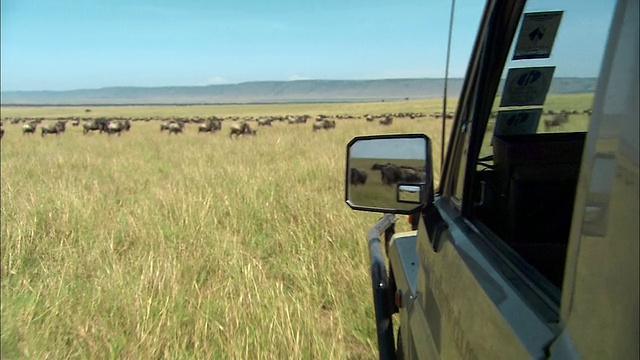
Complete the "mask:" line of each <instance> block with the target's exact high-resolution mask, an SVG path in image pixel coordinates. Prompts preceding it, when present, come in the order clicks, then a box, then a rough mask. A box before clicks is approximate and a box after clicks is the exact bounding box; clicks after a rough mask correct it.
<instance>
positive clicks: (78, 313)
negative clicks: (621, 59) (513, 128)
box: [0, 100, 448, 359]
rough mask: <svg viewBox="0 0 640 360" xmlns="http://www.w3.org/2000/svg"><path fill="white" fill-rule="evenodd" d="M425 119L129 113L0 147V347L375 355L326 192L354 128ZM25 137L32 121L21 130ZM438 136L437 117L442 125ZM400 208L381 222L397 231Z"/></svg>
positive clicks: (360, 268) (434, 107)
mask: <svg viewBox="0 0 640 360" xmlns="http://www.w3.org/2000/svg"><path fill="white" fill-rule="evenodd" d="M439 107H440V104H439V102H438V101H437V100H434V101H431V102H428V101H415V102H412V101H408V102H397V103H390V102H387V103H380V104H378V103H376V104H308V105H254V106H249V105H245V106H220V107H215V106H212V107H104V108H92V111H91V113H88V114H85V113H84V108H83V107H78V108H74V107H70V108H57V107H55V108H4V107H3V108H2V116H3V117H10V116H46V117H51V118H53V117H57V116H85V115H89V116H93V117H97V116H134V117H135V116H172V115H180V116H197V115H217V116H231V115H243V116H252V115H253V116H255V115H284V114H289V113H291V114H305V113H307V114H311V115H314V114H319V113H324V114H329V115H331V114H342V113H352V114H355V115H358V114H365V113H373V114H376V113H383V112H398V111H420V112H425V113H430V112H434V111H440V109H439ZM440 125H441V122H440V121H439V120H434V119H431V118H428V117H427V118H420V119H416V120H411V119H395V120H394V123H393V125H392V126H390V127H381V126H380V125H378V124H377V122H374V123H368V122H366V121H365V120H364V119H355V120H338V121H337V126H336V129H334V130H328V131H319V132H315V133H314V132H312V131H311V124H305V125H286V124H284V123H276V124H275V125H274V126H273V127H272V128H260V130H259V131H258V135H257V136H256V137H247V138H240V139H238V140H231V139H229V138H228V127H229V123H228V122H224V123H223V129H222V132H221V133H216V134H213V135H210V134H200V135H198V134H197V130H196V129H197V127H196V125H193V124H189V125H187V127H186V132H185V134H183V135H179V136H168V135H166V133H165V134H161V133H160V132H159V131H158V124H157V122H139V121H138V122H133V126H132V129H131V131H130V132H128V133H125V134H123V135H122V136H120V137H117V136H112V137H109V136H106V135H99V134H90V135H88V136H83V135H82V132H81V130H80V129H79V128H75V127H71V126H69V127H68V130H67V132H66V133H65V134H63V135H61V136H59V137H56V136H47V137H44V138H42V137H40V136H39V135H35V136H23V135H22V134H21V125H20V124H16V125H12V124H7V123H6V122H5V125H4V129H5V130H6V133H5V136H4V138H3V139H2V143H1V144H2V146H1V170H2V171H1V174H2V182H1V214H2V218H1V233H0V235H1V236H0V237H1V239H2V240H1V256H2V285H1V286H2V288H1V290H2V301H1V308H2V336H1V337H2V343H1V345H2V358H6V359H14V358H70V357H79V358H135V359H138V358H144V359H147V358H160V357H162V358H172V359H173V358H192V357H195V358H222V359H227V358H228V359H246V358H277V359H284V358H293V359H349V358H351V359H360V358H375V357H376V356H377V354H376V346H377V345H376V335H375V328H374V310H373V304H372V298H371V289H370V280H369V274H368V271H369V263H368V250H367V244H366V241H365V238H366V233H367V231H368V230H369V228H370V227H371V226H373V225H374V223H375V221H376V220H377V219H378V218H379V214H371V213H364V212H355V211H352V210H351V209H349V207H348V206H347V205H346V204H345V203H344V199H343V197H344V171H345V169H344V166H345V155H346V144H347V143H348V141H349V140H351V139H352V138H353V137H354V136H357V135H365V134H376V133H413V132H420V133H425V134H427V135H429V136H430V137H431V139H432V149H433V151H434V155H433V161H434V171H435V180H436V182H437V181H438V179H439V175H438V174H439V164H440V155H441V154H440V144H441V140H440V133H441V129H440ZM38 134H39V132H38ZM447 134H448V131H447ZM408 228H409V225H408V224H407V223H406V220H405V219H404V217H403V218H402V219H401V222H400V223H399V226H398V231H406V230H408Z"/></svg>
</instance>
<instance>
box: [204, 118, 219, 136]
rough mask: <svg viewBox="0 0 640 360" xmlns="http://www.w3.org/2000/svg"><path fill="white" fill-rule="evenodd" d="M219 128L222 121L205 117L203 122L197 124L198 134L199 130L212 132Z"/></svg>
mask: <svg viewBox="0 0 640 360" xmlns="http://www.w3.org/2000/svg"><path fill="white" fill-rule="evenodd" d="M221 129H222V121H220V120H214V119H207V120H206V122H205V123H204V124H200V125H198V134H199V133H201V132H210V133H212V134H213V133H214V132H216V131H218V130H221Z"/></svg>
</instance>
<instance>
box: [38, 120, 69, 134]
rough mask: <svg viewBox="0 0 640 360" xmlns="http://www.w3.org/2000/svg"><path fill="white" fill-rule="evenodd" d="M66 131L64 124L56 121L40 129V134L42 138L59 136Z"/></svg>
mask: <svg viewBox="0 0 640 360" xmlns="http://www.w3.org/2000/svg"><path fill="white" fill-rule="evenodd" d="M65 129H66V122H64V121H56V122H55V123H54V124H48V125H44V126H41V127H40V134H41V135H42V137H44V136H45V135H47V134H56V135H60V134H61V133H63V132H64V131H65Z"/></svg>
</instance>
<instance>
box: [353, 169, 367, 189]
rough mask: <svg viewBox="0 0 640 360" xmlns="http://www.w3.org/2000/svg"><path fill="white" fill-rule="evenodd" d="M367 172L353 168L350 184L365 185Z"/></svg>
mask: <svg viewBox="0 0 640 360" xmlns="http://www.w3.org/2000/svg"><path fill="white" fill-rule="evenodd" d="M367 176H368V175H367V172H366V171H364V170H361V169H357V168H351V173H350V175H349V182H350V183H351V184H352V185H360V184H362V185H364V184H365V183H366V182H367Z"/></svg>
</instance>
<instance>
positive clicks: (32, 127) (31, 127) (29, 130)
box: [22, 122, 38, 135]
mask: <svg viewBox="0 0 640 360" xmlns="http://www.w3.org/2000/svg"><path fill="white" fill-rule="evenodd" d="M37 127H38V123H35V122H30V123H28V124H24V125H22V135H24V134H32V135H33V133H35V132H36V128H37Z"/></svg>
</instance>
